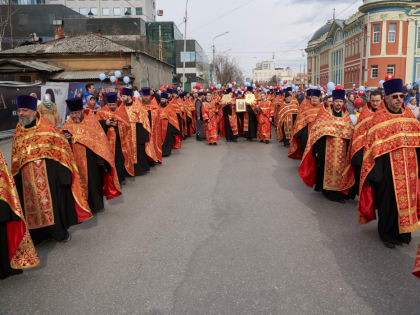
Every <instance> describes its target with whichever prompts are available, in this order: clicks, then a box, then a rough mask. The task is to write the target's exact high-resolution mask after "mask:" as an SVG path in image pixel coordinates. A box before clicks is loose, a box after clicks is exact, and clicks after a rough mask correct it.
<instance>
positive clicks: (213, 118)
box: [201, 92, 219, 145]
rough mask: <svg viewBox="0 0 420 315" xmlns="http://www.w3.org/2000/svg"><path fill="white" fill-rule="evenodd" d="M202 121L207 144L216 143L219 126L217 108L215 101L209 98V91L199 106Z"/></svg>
mask: <svg viewBox="0 0 420 315" xmlns="http://www.w3.org/2000/svg"><path fill="white" fill-rule="evenodd" d="M201 110H202V114H203V121H204V124H205V127H206V140H207V143H208V144H209V145H217V141H218V140H219V128H218V126H217V113H218V108H217V105H216V102H215V101H213V100H212V99H211V93H210V92H207V93H206V97H205V98H204V100H203V105H202V107H201Z"/></svg>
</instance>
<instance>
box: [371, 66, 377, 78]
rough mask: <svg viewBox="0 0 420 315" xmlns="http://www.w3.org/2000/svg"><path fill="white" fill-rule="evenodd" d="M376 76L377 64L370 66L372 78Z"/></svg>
mask: <svg viewBox="0 0 420 315" xmlns="http://www.w3.org/2000/svg"><path fill="white" fill-rule="evenodd" d="M376 78H378V66H372V79H376Z"/></svg>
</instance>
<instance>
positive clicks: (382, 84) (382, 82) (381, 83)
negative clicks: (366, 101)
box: [379, 80, 385, 88]
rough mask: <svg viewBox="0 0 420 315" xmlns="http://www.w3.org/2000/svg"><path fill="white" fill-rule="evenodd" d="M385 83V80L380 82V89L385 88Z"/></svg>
mask: <svg viewBox="0 0 420 315" xmlns="http://www.w3.org/2000/svg"><path fill="white" fill-rule="evenodd" d="M384 82H385V80H381V81H379V87H380V88H383V87H384Z"/></svg>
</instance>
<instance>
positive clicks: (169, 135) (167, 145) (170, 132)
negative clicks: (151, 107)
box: [160, 104, 179, 157]
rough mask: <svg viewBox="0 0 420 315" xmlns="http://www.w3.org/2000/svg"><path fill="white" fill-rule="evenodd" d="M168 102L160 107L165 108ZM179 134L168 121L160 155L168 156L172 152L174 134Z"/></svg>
mask: <svg viewBox="0 0 420 315" xmlns="http://www.w3.org/2000/svg"><path fill="white" fill-rule="evenodd" d="M167 105H168V104H165V105H162V104H161V105H160V106H161V107H162V108H165V107H166V106H167ZM177 135H179V132H178V129H176V128H175V127H174V126H173V125H172V124H171V123H170V122H169V121H168V127H167V129H166V136H165V139H164V141H163V144H162V156H164V157H168V156H170V155H171V153H172V146H173V145H174V142H175V136H177Z"/></svg>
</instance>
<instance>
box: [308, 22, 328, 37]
mask: <svg viewBox="0 0 420 315" xmlns="http://www.w3.org/2000/svg"><path fill="white" fill-rule="evenodd" d="M331 26H332V24H330V23H327V24H325V25H324V26H322V27H320V28H319V29H318V30H317V31H316V32H315V33H314V35H312V38H311V39H310V40H309V41H313V40H316V39H318V38H320V37H321V36H322V35H324V34H326V33H328V32H329V31H330V29H331Z"/></svg>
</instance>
